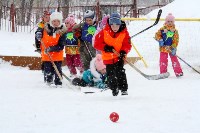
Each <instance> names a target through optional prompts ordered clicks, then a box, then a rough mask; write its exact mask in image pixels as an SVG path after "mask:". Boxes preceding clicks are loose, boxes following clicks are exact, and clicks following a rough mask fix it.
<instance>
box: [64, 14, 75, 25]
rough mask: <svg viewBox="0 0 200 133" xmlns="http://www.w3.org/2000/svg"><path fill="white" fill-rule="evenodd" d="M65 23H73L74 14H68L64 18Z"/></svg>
mask: <svg viewBox="0 0 200 133" xmlns="http://www.w3.org/2000/svg"><path fill="white" fill-rule="evenodd" d="M65 23H69V24H70V25H74V24H75V23H76V22H75V19H74V16H73V15H70V16H69V17H67V18H66V19H65Z"/></svg>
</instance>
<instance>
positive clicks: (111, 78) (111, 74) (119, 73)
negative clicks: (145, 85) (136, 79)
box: [106, 62, 128, 91]
mask: <svg viewBox="0 0 200 133" xmlns="http://www.w3.org/2000/svg"><path fill="white" fill-rule="evenodd" d="M106 72H107V78H108V87H109V88H110V89H111V90H115V89H117V88H118V89H119V90H122V91H127V89H128V83H127V78H126V73H125V69H124V68H123V66H122V65H121V63H119V62H116V63H114V64H107V65H106Z"/></svg>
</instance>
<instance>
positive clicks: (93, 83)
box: [72, 54, 107, 89]
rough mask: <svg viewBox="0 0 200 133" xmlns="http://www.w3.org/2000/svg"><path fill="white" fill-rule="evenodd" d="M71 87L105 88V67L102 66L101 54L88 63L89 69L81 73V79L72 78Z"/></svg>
mask: <svg viewBox="0 0 200 133" xmlns="http://www.w3.org/2000/svg"><path fill="white" fill-rule="evenodd" d="M72 84H73V85H78V86H82V87H85V86H90V87H97V88H99V89H105V88H107V75H106V66H105V65H104V64H103V60H102V57H101V54H97V55H96V57H95V58H94V59H92V61H91V62H90V69H88V70H86V71H84V72H83V77H82V78H74V79H73V81H72Z"/></svg>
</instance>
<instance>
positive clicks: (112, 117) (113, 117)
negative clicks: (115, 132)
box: [110, 112, 119, 122]
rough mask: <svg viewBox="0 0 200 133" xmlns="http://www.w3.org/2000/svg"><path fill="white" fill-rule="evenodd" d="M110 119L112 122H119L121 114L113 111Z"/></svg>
mask: <svg viewBox="0 0 200 133" xmlns="http://www.w3.org/2000/svg"><path fill="white" fill-rule="evenodd" d="M110 120H111V121H112V122H117V121H118V120H119V115H118V114H117V113H116V112H112V113H111V114H110Z"/></svg>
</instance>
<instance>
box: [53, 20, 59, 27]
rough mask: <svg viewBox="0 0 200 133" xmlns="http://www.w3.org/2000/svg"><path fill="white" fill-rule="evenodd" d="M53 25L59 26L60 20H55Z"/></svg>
mask: <svg viewBox="0 0 200 133" xmlns="http://www.w3.org/2000/svg"><path fill="white" fill-rule="evenodd" d="M52 25H53V27H56V28H58V27H59V26H60V20H58V19H55V20H53V21H52Z"/></svg>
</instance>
